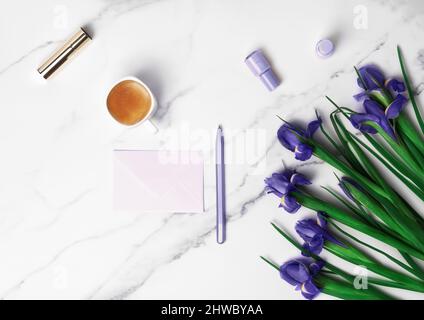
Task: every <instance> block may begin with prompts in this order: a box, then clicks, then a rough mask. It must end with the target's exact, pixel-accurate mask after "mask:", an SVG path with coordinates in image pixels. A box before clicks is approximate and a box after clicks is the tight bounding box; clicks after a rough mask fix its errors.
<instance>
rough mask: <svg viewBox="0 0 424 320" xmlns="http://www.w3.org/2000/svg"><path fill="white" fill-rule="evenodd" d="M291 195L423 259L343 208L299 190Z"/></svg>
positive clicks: (306, 204)
mask: <svg viewBox="0 0 424 320" xmlns="http://www.w3.org/2000/svg"><path fill="white" fill-rule="evenodd" d="M291 195H292V196H294V197H295V198H296V200H297V201H298V202H299V203H300V204H301V205H303V206H305V207H306V208H309V209H312V210H315V211H323V212H325V213H327V214H328V215H329V216H330V217H331V218H333V219H335V220H337V221H339V222H341V223H343V224H345V225H347V226H349V227H351V228H354V229H356V230H358V231H361V232H362V233H364V234H366V235H369V236H370V237H373V238H375V239H377V240H380V241H382V242H384V243H386V244H388V245H390V246H392V247H394V248H396V249H399V250H402V251H405V252H407V253H408V254H410V255H412V256H414V257H417V258H419V259H421V260H424V253H423V252H421V251H420V250H418V249H416V248H414V247H412V246H410V245H409V244H406V243H405V242H403V241H401V240H399V239H397V238H395V237H392V236H390V235H388V234H386V233H384V232H382V231H380V230H378V229H377V228H375V227H372V226H370V225H368V224H365V223H363V222H361V221H360V220H357V219H355V218H352V217H350V216H349V215H348V214H347V213H346V212H345V211H344V210H342V209H339V208H337V207H335V206H333V205H332V204H330V203H328V201H323V200H320V199H317V198H314V197H310V196H307V195H305V194H303V193H300V192H292V193H291Z"/></svg>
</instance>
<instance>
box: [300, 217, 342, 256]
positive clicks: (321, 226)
mask: <svg viewBox="0 0 424 320" xmlns="http://www.w3.org/2000/svg"><path fill="white" fill-rule="evenodd" d="M295 230H296V232H297V233H298V235H299V236H300V237H301V238H302V239H303V240H304V241H305V243H304V244H303V247H304V248H305V249H306V250H308V251H310V252H312V253H313V254H316V255H318V254H320V253H321V251H322V248H323V247H324V243H325V241H330V242H333V243H335V244H338V245H341V246H344V245H343V244H342V243H341V242H340V241H339V240H337V239H336V238H335V237H333V236H332V235H331V234H330V232H328V231H327V221H326V220H325V218H324V214H323V213H322V212H318V214H317V218H316V219H304V220H299V221H298V222H297V223H296V226H295ZM304 255H306V256H307V254H304Z"/></svg>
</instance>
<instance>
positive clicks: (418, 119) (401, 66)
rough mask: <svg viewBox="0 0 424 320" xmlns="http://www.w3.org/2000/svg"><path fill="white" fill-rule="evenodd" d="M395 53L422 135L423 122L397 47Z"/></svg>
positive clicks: (423, 131) (423, 129)
mask: <svg viewBox="0 0 424 320" xmlns="http://www.w3.org/2000/svg"><path fill="white" fill-rule="evenodd" d="M397 53H398V58H399V63H400V68H401V70H402V75H403V79H404V80H405V84H406V89H407V90H408V95H409V99H410V100H411V103H412V107H413V108H414V112H415V117H416V118H417V121H418V124H419V126H420V128H421V132H422V133H423V134H424V121H423V118H422V117H421V113H420V110H419V108H418V105H417V102H416V101H415V96H414V90H413V89H412V86H411V83H410V81H409V76H408V73H407V72H406V67H405V64H404V62H403V55H402V52H401V50H400V47H399V46H398V47H397Z"/></svg>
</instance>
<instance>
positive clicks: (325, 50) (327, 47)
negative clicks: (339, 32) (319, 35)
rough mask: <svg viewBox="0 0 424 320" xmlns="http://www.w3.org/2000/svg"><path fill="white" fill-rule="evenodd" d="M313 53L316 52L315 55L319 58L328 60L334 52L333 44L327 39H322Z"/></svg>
mask: <svg viewBox="0 0 424 320" xmlns="http://www.w3.org/2000/svg"><path fill="white" fill-rule="evenodd" d="M315 51H316V52H317V55H318V56H319V57H321V58H328V57H329V56H331V55H332V54H333V52H334V44H333V42H332V41H331V40H329V39H322V40H320V41H318V43H317V45H316V47H315Z"/></svg>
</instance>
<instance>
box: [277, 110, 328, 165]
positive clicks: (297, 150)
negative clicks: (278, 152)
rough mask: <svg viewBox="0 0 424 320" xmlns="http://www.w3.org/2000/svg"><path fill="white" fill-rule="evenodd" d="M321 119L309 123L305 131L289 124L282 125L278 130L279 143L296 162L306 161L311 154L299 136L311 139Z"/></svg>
mask: <svg viewBox="0 0 424 320" xmlns="http://www.w3.org/2000/svg"><path fill="white" fill-rule="evenodd" d="M320 124H321V119H319V118H318V119H317V120H314V121H311V122H310V123H309V124H308V126H307V128H306V130H301V129H298V128H295V127H294V126H293V125H291V124H289V123H284V124H283V125H282V126H281V127H280V129H278V132H277V137H278V140H279V141H280V143H281V144H282V145H283V146H284V147H285V148H286V149H288V150H290V151H292V152H294V155H295V156H294V157H295V158H296V159H298V160H302V161H305V160H308V159H309V158H310V157H311V156H312V153H313V149H312V147H311V146H309V145H308V144H306V143H303V142H302V141H301V140H300V138H299V136H301V137H304V138H306V139H311V138H312V136H313V134H314V133H315V131H317V129H318V128H319V126H320Z"/></svg>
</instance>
